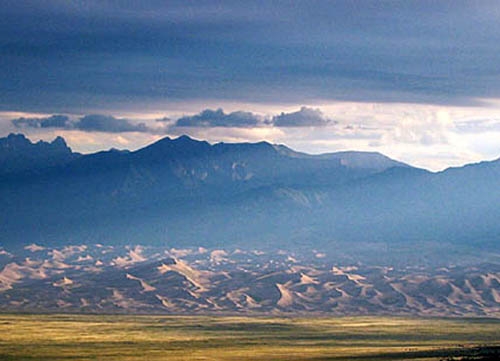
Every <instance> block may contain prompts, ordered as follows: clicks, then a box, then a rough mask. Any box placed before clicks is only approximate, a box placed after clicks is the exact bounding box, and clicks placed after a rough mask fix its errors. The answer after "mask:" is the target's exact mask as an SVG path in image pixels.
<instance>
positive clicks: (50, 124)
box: [11, 114, 158, 134]
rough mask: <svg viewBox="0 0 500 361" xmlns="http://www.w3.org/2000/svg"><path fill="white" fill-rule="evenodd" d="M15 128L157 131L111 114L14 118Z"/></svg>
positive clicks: (121, 131)
mask: <svg viewBox="0 0 500 361" xmlns="http://www.w3.org/2000/svg"><path fill="white" fill-rule="evenodd" d="M11 122H12V124H13V125H14V126H15V127H16V128H55V129H66V130H81V131H85V132H104V133H124V132H140V133H153V134H155V133H157V132H158V130H157V129H154V128H150V127H148V126H147V125H146V124H145V123H133V122H131V121H130V120H128V119H124V118H115V117H113V116H111V115H102V114H90V115H85V116H83V117H81V118H78V119H76V120H71V119H70V118H69V117H68V116H66V115H51V116H49V117H40V118H25V117H21V118H16V119H12V120H11Z"/></svg>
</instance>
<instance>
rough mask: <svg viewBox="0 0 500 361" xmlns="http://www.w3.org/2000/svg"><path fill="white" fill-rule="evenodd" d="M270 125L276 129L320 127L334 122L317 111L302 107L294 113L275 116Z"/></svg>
mask: <svg viewBox="0 0 500 361" xmlns="http://www.w3.org/2000/svg"><path fill="white" fill-rule="evenodd" d="M271 123H272V124H273V125H274V126H276V127H322V126H326V125H333V124H335V123H336V122H334V121H332V120H331V119H329V118H327V117H326V116H325V115H324V114H323V113H322V112H321V110H319V109H313V108H308V107H302V108H300V110H298V111H296V112H292V113H281V114H280V115H275V116H274V117H273V118H272V121H271Z"/></svg>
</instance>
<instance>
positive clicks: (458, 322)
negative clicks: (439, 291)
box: [0, 315, 500, 361]
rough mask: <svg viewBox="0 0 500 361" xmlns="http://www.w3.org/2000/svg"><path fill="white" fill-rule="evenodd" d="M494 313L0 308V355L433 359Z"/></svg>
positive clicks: (488, 335) (496, 330)
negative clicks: (224, 313)
mask: <svg viewBox="0 0 500 361" xmlns="http://www.w3.org/2000/svg"><path fill="white" fill-rule="evenodd" d="M485 345H489V346H495V345H497V346H498V345H500V320H485V319H410V318H384V317H342V318H311V319H306V318H277V317H276V318H248V317H198V316H196V317H181V316H179V317H177V316H111V315H109V316H97V315H96V316H94V315H92V316H86V315H0V360H53V361H56V360H121V361H126V360H151V361H154V360H169V361H175V360H315V361H320V360H344V359H353V358H355V359H358V360H386V359H387V360H389V359H390V360H440V359H444V358H446V357H448V356H455V358H456V359H459V358H460V357H459V356H460V355H464V354H467V353H470V352H476V351H475V350H474V349H473V348H474V347H477V346H485Z"/></svg>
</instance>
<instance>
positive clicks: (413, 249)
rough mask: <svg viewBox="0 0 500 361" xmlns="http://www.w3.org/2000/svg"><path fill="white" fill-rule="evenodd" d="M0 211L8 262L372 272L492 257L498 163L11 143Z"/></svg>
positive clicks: (283, 150) (280, 148) (170, 142)
mask: <svg viewBox="0 0 500 361" xmlns="http://www.w3.org/2000/svg"><path fill="white" fill-rule="evenodd" d="M0 199H1V200H2V202H1V203H2V208H1V211H0V217H1V223H2V224H1V227H0V240H1V244H2V246H4V247H10V248H13V249H15V248H22V247H24V246H26V245H27V244H30V243H32V242H36V243H39V244H43V245H49V246H61V245H67V244H73V243H79V244H80V243H84V244H95V243H102V244H109V245H126V244H143V245H151V246H159V245H163V244H169V245H172V246H174V247H192V246H196V247H198V246H202V247H207V248H217V247H222V248H229V249H235V248H237V247H240V248H241V247H242V248H259V249H267V250H276V249H287V250H300V249H310V248H314V249H318V250H321V251H322V252H324V253H326V254H329V255H332V257H333V256H335V254H337V253H338V251H339V249H342V250H343V251H345V250H346V249H348V250H350V251H351V253H352V256H353V257H355V256H357V255H361V254H365V255H366V257H365V258H364V260H365V261H367V262H369V261H370V260H371V261H373V262H374V263H376V262H380V261H381V260H384V262H385V261H387V262H402V261H405V262H406V261H415V260H420V261H422V257H421V255H422V254H426V253H427V254H429V255H430V256H429V259H435V260H436V261H439V260H443V259H446V260H454V261H456V262H459V261H460V262H462V261H463V262H466V261H467V260H468V259H470V258H474V259H476V258H477V257H479V255H485V257H498V253H499V246H498V245H499V241H500V223H499V222H498V219H500V207H499V205H500V160H496V161H490V162H481V163H478V164H471V165H466V166H464V167H459V168H449V169H446V170H444V171H442V172H437V173H433V172H429V171H426V170H423V169H418V168H415V167H412V166H410V165H408V164H404V163H402V162H398V161H396V160H393V159H390V158H388V157H386V156H384V155H382V154H379V153H371V152H338V153H329V154H320V155H310V154H305V153H300V152H296V151H294V150H292V149H290V148H288V147H286V146H284V145H273V144H270V143H267V142H260V143H237V144H227V143H217V144H213V145H212V144H209V143H207V142H205V141H198V140H194V139H191V138H189V137H187V136H181V137H179V138H175V139H171V138H168V137H167V138H164V139H161V140H159V141H157V142H156V143H154V144H151V145H149V146H146V147H144V148H142V149H139V150H136V151H120V150H115V149H112V150H109V151H103V152H98V153H94V154H79V153H75V152H72V151H71V149H70V148H69V147H68V146H67V145H66V142H65V141H64V139H62V138H60V137H58V138H56V139H55V140H54V141H53V142H50V143H48V142H43V141H40V142H37V143H32V142H31V141H30V140H29V139H27V138H26V137H25V136H23V135H21V134H17V135H15V134H11V135H9V136H8V137H6V138H2V139H0ZM442 249H445V250H446V252H445V254H442V255H440V256H439V257H437V256H436V252H435V251H436V250H442ZM366 250H369V251H368V252H367V251H366Z"/></svg>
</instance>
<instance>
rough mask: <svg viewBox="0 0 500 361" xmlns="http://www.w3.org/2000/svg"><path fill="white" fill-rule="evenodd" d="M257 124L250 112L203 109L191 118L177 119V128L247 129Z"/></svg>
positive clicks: (256, 119)
mask: <svg viewBox="0 0 500 361" xmlns="http://www.w3.org/2000/svg"><path fill="white" fill-rule="evenodd" d="M258 124H259V117H258V116H257V115H255V114H253V113H250V112H244V111H236V112H232V113H229V114H226V113H224V111H223V110H222V109H217V110H211V109H205V110H203V111H202V112H201V113H199V114H196V115H193V116H185V117H182V118H179V119H178V120H177V122H176V126H178V127H240V128H248V127H254V126H257V125H258Z"/></svg>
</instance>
